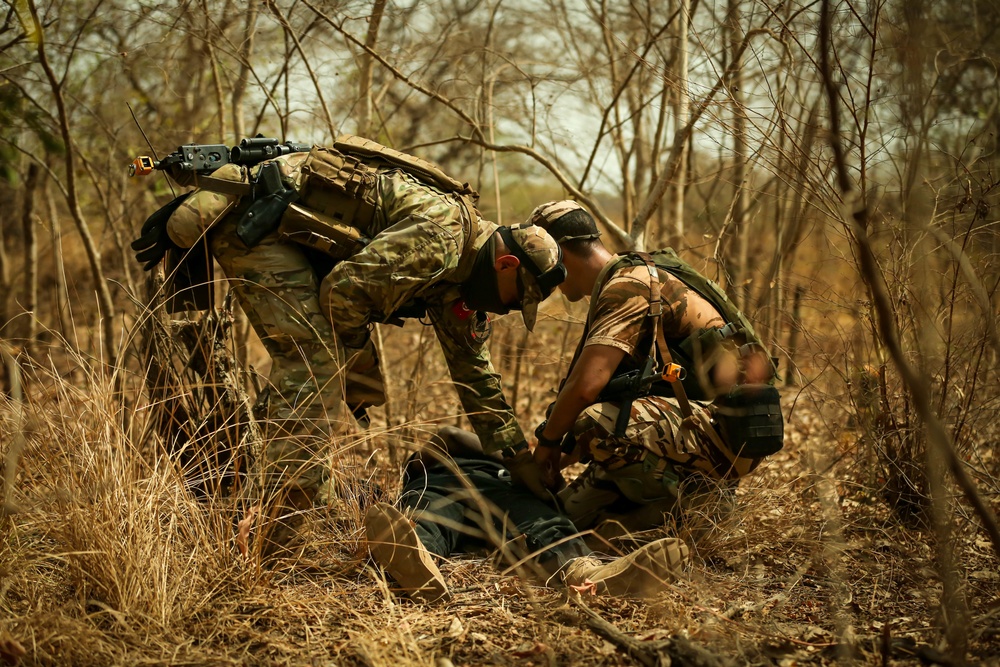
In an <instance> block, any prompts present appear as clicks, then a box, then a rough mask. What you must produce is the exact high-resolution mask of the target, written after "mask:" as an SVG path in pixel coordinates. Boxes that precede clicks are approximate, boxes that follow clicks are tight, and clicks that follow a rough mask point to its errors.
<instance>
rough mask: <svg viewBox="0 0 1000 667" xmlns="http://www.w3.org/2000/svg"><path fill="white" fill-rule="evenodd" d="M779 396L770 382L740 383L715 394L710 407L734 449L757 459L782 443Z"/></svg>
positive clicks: (741, 455)
mask: <svg viewBox="0 0 1000 667" xmlns="http://www.w3.org/2000/svg"><path fill="white" fill-rule="evenodd" d="M780 399H781V397H780V395H779V394H778V390H777V389H776V388H775V387H774V386H772V385H769V384H742V385H737V386H736V387H733V389H732V390H731V391H730V392H729V393H728V394H725V395H723V396H719V397H717V398H716V399H715V400H714V401H713V402H712V404H711V406H710V408H709V409H710V410H711V412H712V416H713V418H714V419H715V421H716V423H717V424H718V425H719V433H720V435H721V436H722V439H723V440H724V441H725V442H726V444H727V445H729V447H730V449H732V451H733V453H734V454H736V455H737V456H740V457H743V458H748V459H756V458H761V457H763V456H769V455H771V454H774V453H775V452H777V451H778V450H780V449H781V447H782V445H783V439H784V425H783V422H782V418H781V404H780Z"/></svg>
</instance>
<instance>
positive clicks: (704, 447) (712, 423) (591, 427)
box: [529, 201, 782, 537]
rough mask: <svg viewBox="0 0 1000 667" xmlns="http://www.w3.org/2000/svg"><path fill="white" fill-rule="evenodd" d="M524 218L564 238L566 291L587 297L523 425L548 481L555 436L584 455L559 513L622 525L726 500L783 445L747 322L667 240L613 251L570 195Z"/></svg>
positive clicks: (763, 358) (771, 373) (580, 521)
mask: <svg viewBox="0 0 1000 667" xmlns="http://www.w3.org/2000/svg"><path fill="white" fill-rule="evenodd" d="M529 220H530V221H531V223H532V224H536V225H538V226H541V227H545V228H546V229H547V230H548V232H549V233H550V234H551V235H552V236H553V237H554V238H555V239H556V241H557V242H558V243H559V244H560V247H561V248H562V249H563V256H564V263H565V265H566V270H567V277H566V280H565V281H564V282H563V283H562V284H561V285H560V287H559V289H560V290H561V291H562V292H563V294H564V295H565V296H566V298H568V299H569V300H570V301H578V300H580V299H583V298H584V297H587V296H589V297H590V310H589V313H588V315H587V322H586V328H585V330H584V334H583V337H582V339H581V341H580V344H579V346H578V348H577V350H576V354H575V356H574V358H573V361H572V363H571V365H570V369H569V373H568V376H567V378H566V379H565V380H564V381H563V383H562V385H561V388H560V391H559V394H558V396H557V398H556V401H555V403H554V405H553V406H551V407H550V414H549V416H548V418H547V420H546V421H545V422H543V423H542V424H541V425H540V426H539V427H538V428H537V429H536V431H535V434H536V436H537V437H538V443H539V444H538V447H537V448H536V449H535V452H534V458H535V461H536V463H538V465H539V467H540V468H541V469H542V470H543V472H544V478H545V479H546V482H547V483H548V484H549V485H550V487H552V488H555V487H556V486H557V484H558V483H559V482H560V481H561V480H560V479H559V467H560V453H561V449H566V450H570V449H573V450H574V451H575V452H576V454H577V455H578V457H579V458H580V460H582V461H584V462H589V463H590V465H589V467H588V468H587V469H586V471H585V472H584V473H583V474H582V475H581V476H580V477H579V478H578V479H576V480H575V481H574V482H573V483H572V484H570V485H569V486H568V487H567V488H565V489H563V490H562V492H561V493H560V496H561V499H562V501H563V505H564V509H565V511H566V512H567V514H568V515H569V516H570V518H571V519H572V520H573V522H574V523H575V524H576V526H577V528H579V529H581V530H583V529H585V528H590V527H592V526H595V525H597V524H599V523H600V522H601V521H602V520H605V519H615V520H616V521H617V522H619V523H621V524H623V526H624V528H625V529H627V530H630V531H634V530H643V529H647V528H651V527H654V526H662V525H663V521H664V514H675V515H679V514H682V513H684V512H681V511H680V510H683V509H688V510H692V511H690V512H687V513H684V514H687V515H689V516H690V515H694V514H701V515H702V516H704V515H705V514H708V515H711V514H712V511H711V510H712V506H713V505H714V506H715V507H716V508H725V507H726V506H727V505H728V503H729V501H730V500H731V498H732V491H733V490H734V489H735V486H736V484H737V483H738V480H739V479H740V478H741V477H743V476H745V475H747V474H748V473H750V472H751V471H753V470H754V469H755V468H756V467H757V466H758V464H759V463H760V461H761V459H762V458H763V457H764V456H767V455H768V454H773V453H774V452H776V451H777V450H778V449H780V448H781V446H782V418H781V410H780V406H779V397H778V392H777V390H776V389H775V388H774V386H773V380H774V377H775V366H774V363H773V361H772V359H771V358H770V356H769V355H768V354H767V352H766V350H765V349H764V347H763V346H762V345H761V343H760V340H759V339H758V337H757V335H756V333H755V332H754V330H753V327H752V326H751V325H750V323H749V321H747V319H746V318H745V317H744V316H743V314H742V313H741V312H740V311H739V310H738V309H737V308H736V307H735V306H734V305H733V304H732V303H731V302H730V301H729V299H728V298H726V295H725V293H724V292H723V291H722V290H721V289H720V288H719V287H718V286H717V285H716V284H715V283H714V282H712V281H710V280H708V279H707V278H705V277H704V276H702V275H701V274H699V273H698V272H697V271H695V270H694V269H693V268H691V266H690V265H688V264H687V263H686V262H684V261H683V260H681V259H680V258H679V257H678V256H677V255H676V254H675V253H674V252H673V250H670V249H667V250H663V251H657V252H653V253H651V254H645V253H634V252H633V253H627V254H624V255H621V256H618V255H612V254H611V253H610V252H609V251H608V250H607V249H606V248H605V246H604V244H603V243H602V242H601V240H600V238H599V236H600V233H599V231H598V229H597V226H596V224H595V221H594V219H593V217H592V216H591V215H590V214H589V213H588V212H587V211H585V210H584V209H583V208H582V207H580V206H579V205H578V204H577V203H575V202H572V201H561V202H550V203H548V204H543V205H542V206H539V207H538V208H536V209H535V211H534V212H533V213H532V215H531V217H530V218H529ZM562 464H563V465H565V464H566V461H562ZM695 510H696V511H695ZM676 518H678V519H680V518H681V517H680V516H676ZM695 537H697V535H695Z"/></svg>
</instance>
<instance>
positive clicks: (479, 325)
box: [428, 304, 525, 454]
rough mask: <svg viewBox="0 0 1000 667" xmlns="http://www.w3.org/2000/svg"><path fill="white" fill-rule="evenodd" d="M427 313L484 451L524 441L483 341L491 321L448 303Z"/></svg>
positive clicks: (488, 333)
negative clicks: (457, 308)
mask: <svg viewBox="0 0 1000 667" xmlns="http://www.w3.org/2000/svg"><path fill="white" fill-rule="evenodd" d="M428 314H429V315H430V317H431V321H432V322H433V323H434V330H435V332H436V333H437V337H438V341H440V343H441V348H442V349H443V350H444V357H445V361H447V363H448V370H449V372H450V373H451V379H452V381H453V382H454V383H455V388H456V389H457V390H458V398H459V400H460V401H461V402H462V408H463V409H464V410H465V412H466V414H467V415H468V416H469V422H470V423H471V424H472V428H473V430H475V432H476V435H478V436H479V439H480V441H482V445H483V450H484V451H485V452H486V453H487V454H491V453H493V452H496V451H499V450H501V449H503V448H504V447H507V446H510V445H513V444H516V443H519V442H523V441H524V439H525V438H524V433H523V432H521V427H520V426H519V425H518V423H517V419H515V417H514V410H513V409H512V408H511V407H510V404H508V403H507V399H506V398H505V397H504V395H503V389H502V388H501V386H500V375H499V374H498V373H497V372H496V370H495V369H494V368H493V362H492V361H491V360H490V351H489V348H488V347H487V345H486V341H487V339H488V338H489V335H490V326H491V325H490V322H489V319H488V318H487V316H486V314H485V313H479V312H472V313H469V311H464V312H462V311H461V310H456V309H455V307H454V304H448V305H445V306H443V307H440V308H435V309H434V310H429V311H428Z"/></svg>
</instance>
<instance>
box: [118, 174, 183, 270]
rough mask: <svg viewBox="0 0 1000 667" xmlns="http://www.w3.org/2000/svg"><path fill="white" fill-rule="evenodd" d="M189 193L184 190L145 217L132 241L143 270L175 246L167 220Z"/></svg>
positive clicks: (147, 268) (155, 262)
mask: <svg viewBox="0 0 1000 667" xmlns="http://www.w3.org/2000/svg"><path fill="white" fill-rule="evenodd" d="M190 195H191V193H190V192H185V193H184V194H182V195H181V196H180V197H177V198H176V199H173V200H172V201H171V202H170V203H169V204H167V205H166V206H163V207H162V208H160V209H157V210H156V211H155V212H154V213H153V215H151V216H149V217H148V218H146V222H144V223H143V225H142V231H140V232H139V238H137V239H136V240H135V241H132V250H134V251H135V258H136V259H137V260H138V261H139V263H140V264H142V265H143V267H142V270H143V271H149V270H150V269H152V268H153V267H154V266H156V265H157V264H159V263H160V262H162V261H163V258H164V256H165V255H166V254H167V251H168V250H171V249H173V248H176V247H177V245H176V244H175V243H174V242H173V241H171V240H170V236H169V235H168V234H167V222H168V221H169V220H170V216H171V215H173V214H174V211H176V210H177V207H178V206H180V205H181V204H183V203H184V200H185V199H187V198H188V197H189V196H190Z"/></svg>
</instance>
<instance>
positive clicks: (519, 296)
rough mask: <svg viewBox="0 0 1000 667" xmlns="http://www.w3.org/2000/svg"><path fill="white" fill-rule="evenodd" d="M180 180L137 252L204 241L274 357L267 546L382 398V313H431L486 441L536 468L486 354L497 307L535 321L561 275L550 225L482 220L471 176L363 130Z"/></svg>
mask: <svg viewBox="0 0 1000 667" xmlns="http://www.w3.org/2000/svg"><path fill="white" fill-rule="evenodd" d="M171 175H172V176H174V177H180V176H190V174H175V173H173V172H171ZM180 180H182V181H184V182H183V183H182V184H197V185H199V187H198V189H196V190H194V191H193V192H192V193H189V194H188V195H182V196H181V197H179V198H177V199H176V200H175V201H173V202H171V203H170V204H168V205H167V206H166V207H164V208H163V209H161V210H160V211H158V212H157V213H155V214H154V215H153V216H151V217H150V219H149V220H148V221H147V222H146V225H144V227H143V232H142V236H141V238H140V239H138V240H137V241H135V242H134V243H133V248H134V249H135V250H136V251H137V258H138V259H139V261H140V262H143V263H144V264H145V268H146V270H149V269H150V268H152V267H153V266H155V265H156V264H157V263H159V262H160V260H162V259H163V257H164V255H165V254H166V253H167V252H168V251H171V250H174V249H177V248H180V249H186V248H191V247H193V246H195V245H196V244H198V243H200V242H205V243H207V247H208V250H209V251H210V253H211V255H212V256H213V257H214V258H215V260H217V261H218V263H219V265H220V266H221V267H222V269H223V271H224V272H225V274H226V277H227V278H228V279H229V281H230V285H231V286H232V289H233V291H234V292H235V293H236V296H237V297H238V299H239V302H240V305H241V306H242V308H243V310H244V311H245V313H246V315H247V318H248V319H249V321H250V323H251V325H252V326H253V328H254V331H255V332H256V333H257V335H258V336H259V337H260V340H261V342H262V343H263V344H264V347H265V348H266V349H267V352H268V354H269V355H270V357H271V361H272V365H271V370H270V376H269V380H270V383H269V386H268V387H267V389H266V390H265V392H266V393H265V396H266V398H267V401H266V433H265V436H266V449H265V452H264V456H263V457H262V459H263V464H264V465H263V479H262V483H261V485H260V486H261V487H262V488H261V489H260V491H261V493H262V495H263V498H264V507H263V510H264V511H263V516H264V517H265V518H266V519H268V521H269V523H268V524H267V525H266V526H265V531H264V532H265V539H264V541H263V548H264V552H265V553H270V552H275V551H278V550H282V551H284V550H285V547H286V546H287V545H288V543H289V542H290V540H291V539H292V537H293V536H294V535H295V534H296V532H297V528H298V526H299V524H300V523H301V521H302V513H303V511H304V510H306V509H308V508H309V507H311V506H312V503H313V500H314V499H315V497H316V495H317V492H318V491H319V490H320V489H321V488H322V487H323V485H324V480H325V478H326V477H327V474H328V471H327V468H326V465H325V464H324V461H325V460H326V457H327V454H328V452H330V451H331V449H330V446H331V443H332V440H333V438H334V437H336V436H339V435H343V434H345V433H348V432H350V431H351V430H352V429H353V428H355V424H356V422H355V417H360V416H362V415H363V414H364V410H365V409H366V408H367V407H370V406H373V405H379V404H381V403H382V402H383V401H384V400H385V396H384V389H383V386H382V377H381V374H380V372H379V359H378V358H377V356H376V352H375V346H374V344H373V341H372V337H371V329H372V326H373V325H374V324H375V323H379V322H390V323H401V322H402V318H419V319H420V320H421V321H422V322H427V323H429V325H430V326H432V327H433V328H434V330H435V333H436V334H437V338H438V341H439V342H440V344H441V347H442V349H443V351H444V356H445V359H446V361H447V364H448V369H449V371H450V374H451V378H452V380H453V381H454V383H455V386H456V388H457V391H458V395H459V399H460V401H461V403H462V406H463V408H464V409H465V411H466V413H467V414H468V416H469V420H470V422H471V424H472V427H473V429H474V430H475V432H476V433H477V434H478V435H479V436H480V438H482V441H483V446H484V449H486V450H487V451H489V452H499V451H503V452H504V453H505V455H506V456H507V457H508V459H510V465H511V467H512V468H514V469H518V467H519V466H521V465H522V464H530V463H531V454H530V452H529V451H528V448H527V444H526V443H525V438H524V435H523V433H522V432H521V429H520V427H519V426H518V424H517V422H516V420H515V419H514V414H513V412H512V410H511V407H510V405H509V404H508V402H507V400H506V398H505V397H504V394H503V391H502V390H501V386H500V377H499V375H498V374H497V373H496V372H495V370H494V368H493V364H492V362H491V360H490V355H489V350H488V348H487V346H486V341H487V339H488V338H489V335H490V320H489V317H488V316H487V314H486V313H501V314H502V313H506V312H508V311H510V310H520V311H521V313H522V316H523V318H524V322H525V325H526V326H527V327H528V328H529V329H531V328H532V326H533V324H534V321H535V315H536V310H537V307H538V303H539V302H540V301H541V300H543V299H544V298H545V297H546V296H547V295H548V294H549V293H550V292H552V290H553V289H554V288H555V286H556V284H558V283H559V282H560V281H561V280H562V278H563V276H564V274H565V272H564V270H563V267H562V263H561V258H560V254H561V253H560V251H559V248H558V246H557V245H556V244H555V242H554V241H553V240H552V238H551V237H550V236H549V235H548V234H547V233H546V232H545V230H544V229H542V228H541V227H536V226H525V225H518V226H515V227H500V226H498V225H496V224H494V223H492V222H489V221H486V220H484V219H483V218H482V217H481V215H480V213H479V211H478V210H477V209H476V206H475V204H476V200H477V198H478V195H477V194H476V193H475V192H474V191H473V190H472V189H471V188H469V186H468V185H467V184H463V183H461V182H459V181H456V180H454V179H452V178H450V177H448V176H447V175H445V174H444V173H443V172H441V170H440V169H439V168H438V167H436V166H435V165H433V164H431V163H429V162H426V161H424V160H421V159H419V158H416V157H414V156H410V155H406V154H403V153H399V152H397V151H394V150H392V149H389V148H386V147H384V146H381V145H379V144H377V143H374V142H371V141H368V140H366V139H362V138H360V137H353V136H344V137H340V138H339V139H338V140H337V141H336V142H335V143H334V145H333V146H332V147H329V148H327V147H320V146H316V147H313V148H312V149H311V150H309V151H308V152H299V153H293V154H291V155H287V156H284V157H278V158H276V159H272V160H267V161H265V162H263V163H261V164H260V165H259V166H257V167H255V168H254V169H252V170H248V169H246V168H242V167H239V166H237V165H235V164H227V165H225V166H223V167H221V168H219V169H218V170H216V171H215V172H214V173H212V174H211V177H209V178H205V177H198V178H195V179H193V180H194V181H196V182H194V183H191V182H189V179H187V178H181V179H180ZM515 458H516V459H517V462H516V463H515V462H514V459H515ZM527 467H528V469H529V470H532V471H533V470H535V467H532V466H530V465H528V466H527ZM529 481H530V480H529ZM536 486H537V484H536Z"/></svg>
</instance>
